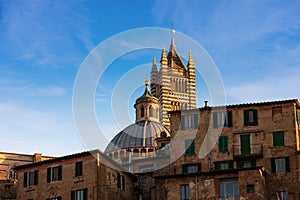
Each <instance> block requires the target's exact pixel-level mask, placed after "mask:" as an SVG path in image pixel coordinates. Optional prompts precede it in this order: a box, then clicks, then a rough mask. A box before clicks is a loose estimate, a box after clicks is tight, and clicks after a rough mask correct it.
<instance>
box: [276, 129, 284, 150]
mask: <svg viewBox="0 0 300 200" xmlns="http://www.w3.org/2000/svg"><path fill="white" fill-rule="evenodd" d="M283 145H284V132H283V131H277V132H273V146H274V147H279V146H283Z"/></svg>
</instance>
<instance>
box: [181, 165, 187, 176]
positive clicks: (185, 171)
mask: <svg viewBox="0 0 300 200" xmlns="http://www.w3.org/2000/svg"><path fill="white" fill-rule="evenodd" d="M181 167H182V173H183V174H187V172H188V171H187V165H186V164H183V165H182V166H181Z"/></svg>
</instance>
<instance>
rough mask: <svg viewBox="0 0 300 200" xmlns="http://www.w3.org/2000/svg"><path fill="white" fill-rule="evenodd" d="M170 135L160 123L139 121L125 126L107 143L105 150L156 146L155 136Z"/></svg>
mask: <svg viewBox="0 0 300 200" xmlns="http://www.w3.org/2000/svg"><path fill="white" fill-rule="evenodd" d="M164 137H170V133H169V131H168V130H167V129H166V128H165V127H164V126H163V125H161V124H160V123H158V122H154V121H141V122H138V123H135V124H132V125H130V126H128V127H126V128H125V129H124V130H122V131H121V132H119V133H118V134H117V135H116V136H115V137H114V138H113V139H112V140H111V141H110V143H109V144H108V146H107V147H106V149H105V152H106V153H108V152H112V151H115V150H119V149H126V148H143V147H153V148H155V147H157V144H156V142H155V139H156V138H164Z"/></svg>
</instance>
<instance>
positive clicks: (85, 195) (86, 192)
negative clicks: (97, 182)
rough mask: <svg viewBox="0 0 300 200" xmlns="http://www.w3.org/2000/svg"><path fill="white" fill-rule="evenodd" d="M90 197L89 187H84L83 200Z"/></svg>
mask: <svg viewBox="0 0 300 200" xmlns="http://www.w3.org/2000/svg"><path fill="white" fill-rule="evenodd" d="M87 199H88V190H87V188H85V189H83V200H87Z"/></svg>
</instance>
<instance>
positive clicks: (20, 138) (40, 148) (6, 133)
mask: <svg viewBox="0 0 300 200" xmlns="http://www.w3.org/2000/svg"><path fill="white" fill-rule="evenodd" d="M0 110H1V112H0V121H1V123H0V130H1V131H0V136H1V138H2V139H1V144H0V149H1V151H13V152H22V153H34V152H40V153H43V154H48V155H61V154H62V153H63V152H65V153H69V152H72V151H73V152H74V151H78V150H82V149H84V148H83V146H82V145H81V144H80V142H79V139H78V136H77V134H76V132H75V130H74V126H73V124H72V123H71V122H69V121H68V120H65V119H63V118H61V116H58V115H56V114H53V113H49V112H45V111H39V110H35V109H31V108H28V107H24V106H22V105H19V104H14V103H0Z"/></svg>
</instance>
